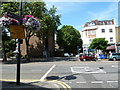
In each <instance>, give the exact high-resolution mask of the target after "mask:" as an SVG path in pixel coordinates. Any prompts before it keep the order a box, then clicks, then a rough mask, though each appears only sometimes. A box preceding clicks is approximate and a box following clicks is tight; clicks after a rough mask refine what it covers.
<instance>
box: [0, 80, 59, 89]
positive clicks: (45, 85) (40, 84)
mask: <svg viewBox="0 0 120 90" xmlns="http://www.w3.org/2000/svg"><path fill="white" fill-rule="evenodd" d="M0 83H1V86H2V90H9V89H10V90H11V89H13V90H14V89H15V90H17V89H24V88H25V89H38V90H50V89H57V88H59V87H58V86H57V85H56V84H54V83H50V82H46V81H40V80H21V82H20V85H17V83H16V81H15V80H0Z"/></svg>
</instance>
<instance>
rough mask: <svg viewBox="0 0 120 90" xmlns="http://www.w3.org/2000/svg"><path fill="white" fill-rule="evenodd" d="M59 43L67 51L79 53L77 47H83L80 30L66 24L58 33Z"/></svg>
mask: <svg viewBox="0 0 120 90" xmlns="http://www.w3.org/2000/svg"><path fill="white" fill-rule="evenodd" d="M57 43H58V45H59V46H60V48H63V49H64V52H67V53H74V54H76V53H77V47H79V48H82V40H81V35H80V33H79V31H77V30H76V29H75V28H74V27H73V26H69V25H64V26H63V27H62V28H61V29H60V30H58V33H57Z"/></svg>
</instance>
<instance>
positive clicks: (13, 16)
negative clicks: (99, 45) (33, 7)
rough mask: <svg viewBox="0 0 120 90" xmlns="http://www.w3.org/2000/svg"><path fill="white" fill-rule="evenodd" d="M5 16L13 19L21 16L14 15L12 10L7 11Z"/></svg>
mask: <svg viewBox="0 0 120 90" xmlns="http://www.w3.org/2000/svg"><path fill="white" fill-rule="evenodd" d="M7 16H8V17H10V18H14V19H17V20H20V19H21V18H22V17H20V16H19V15H16V14H14V13H12V12H9V11H8V12H7Z"/></svg>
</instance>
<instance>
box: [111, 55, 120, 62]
mask: <svg viewBox="0 0 120 90" xmlns="http://www.w3.org/2000/svg"><path fill="white" fill-rule="evenodd" d="M111 60H113V61H116V60H120V53H111V55H110V56H109V61H111Z"/></svg>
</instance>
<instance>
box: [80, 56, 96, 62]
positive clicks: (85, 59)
mask: <svg viewBox="0 0 120 90" xmlns="http://www.w3.org/2000/svg"><path fill="white" fill-rule="evenodd" d="M79 58H80V60H81V61H87V60H89V61H96V58H95V55H94V54H80V57H79Z"/></svg>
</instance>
